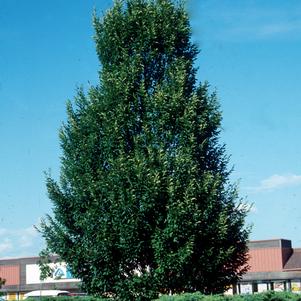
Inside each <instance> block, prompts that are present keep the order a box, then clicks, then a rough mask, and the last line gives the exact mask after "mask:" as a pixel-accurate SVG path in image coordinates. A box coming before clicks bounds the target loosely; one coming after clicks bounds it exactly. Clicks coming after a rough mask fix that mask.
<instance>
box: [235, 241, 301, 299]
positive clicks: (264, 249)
mask: <svg viewBox="0 0 301 301" xmlns="http://www.w3.org/2000/svg"><path fill="white" fill-rule="evenodd" d="M249 255H250V259H249V266H250V270H249V271H248V273H246V274H245V275H244V276H243V278H242V280H241V281H240V283H239V284H238V285H237V292H238V293H254V292H262V291H266V290H275V291H283V290H291V291H293V292H300V293H301V249H294V248H292V243H291V241H290V240H287V239H271V240H259V241H251V242H250V243H249Z"/></svg>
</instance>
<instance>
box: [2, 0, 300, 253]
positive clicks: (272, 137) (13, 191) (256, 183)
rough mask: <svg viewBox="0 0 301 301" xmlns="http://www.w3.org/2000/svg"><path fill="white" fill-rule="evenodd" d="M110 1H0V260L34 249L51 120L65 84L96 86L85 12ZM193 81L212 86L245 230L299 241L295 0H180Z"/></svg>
mask: <svg viewBox="0 0 301 301" xmlns="http://www.w3.org/2000/svg"><path fill="white" fill-rule="evenodd" d="M111 4H112V2H111V0H99V1H97V0H77V1H73V0H64V1H60V0H52V1H40V0H27V1H18V0H1V1H0V70H1V71H0V137H1V142H2V143H1V152H0V154H1V156H0V258H1V257H15V256H30V255H37V254H38V252H39V250H40V249H41V248H42V246H43V242H42V240H41V238H40V237H39V235H38V234H37V233H36V231H35V230H34V228H33V225H34V224H38V222H39V219H40V218H41V217H42V216H44V215H45V214H46V213H50V212H51V204H50V202H49V200H48V198H47V194H46V189H45V179H44V171H48V170H49V169H51V171H52V174H53V176H54V177H55V178H57V177H58V174H59V157H60V149H59V139H58V129H59V127H60V125H61V123H62V121H63V120H64V119H65V117H66V113H65V104H66V100H67V99H72V97H73V96H74V95H75V90H76V87H78V86H80V85H83V86H84V87H88V86H89V83H92V84H95V83H97V77H98V75H97V72H98V70H99V63H98V61H97V58H96V54H95V48H94V42H93V39H92V36H93V28H92V22H91V19H92V12H93V9H94V8H96V10H97V12H98V14H102V12H104V11H105V10H106V9H107V8H109V7H110V6H111ZM187 7H188V10H189V12H190V16H191V25H192V28H193V40H194V41H195V42H196V43H197V45H198V46H199V47H200V49H201V53H200V55H199V58H198V60H197V61H196V65H197V66H198V67H199V71H198V78H199V80H202V81H203V80H208V81H209V82H210V84H211V87H212V89H216V90H217V92H218V95H219V100H220V103H221V108H222V110H223V118H224V119H223V131H222V134H221V141H223V142H225V143H226V145H227V153H228V154H231V164H233V165H234V172H233V174H232V179H233V181H238V180H239V181H240V184H239V187H240V195H241V196H242V197H243V198H245V200H246V201H248V202H249V203H253V207H252V209H251V212H250V213H249V216H248V223H250V224H253V230H252V233H251V237H250V238H251V239H269V238H279V237H282V238H288V239H291V240H292V241H293V245H294V246H296V247H297V246H299V247H300V246H301V234H300V233H301V223H300V221H301V202H300V200H301V139H300V134H299V132H300V129H301V120H300V116H301V101H300V99H301V86H300V84H299V81H300V78H301V60H300V53H301V2H300V1H294V0H290V1H282V0H281V1H280V0H279V1H277V0H270V1H269V0H265V1H261V0H257V1H256V0H244V1H238V0H237V1H235V0H234V1H233V0H224V1H219V0H202V1H199V0H188V3H187Z"/></svg>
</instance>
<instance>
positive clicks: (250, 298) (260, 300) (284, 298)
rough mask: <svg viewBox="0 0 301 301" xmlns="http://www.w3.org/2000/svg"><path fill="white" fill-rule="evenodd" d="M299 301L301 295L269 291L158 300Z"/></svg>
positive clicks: (195, 294) (180, 296)
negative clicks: (251, 293)
mask: <svg viewBox="0 0 301 301" xmlns="http://www.w3.org/2000/svg"><path fill="white" fill-rule="evenodd" d="M276 300H277V301H299V300H300V295H298V294H294V293H291V292H274V291H269V292H265V293H260V294H254V295H233V296H224V295H209V296H205V295H202V294H200V293H192V294H180V295H173V296H167V295H163V296H161V297H160V298H159V299H158V301H276Z"/></svg>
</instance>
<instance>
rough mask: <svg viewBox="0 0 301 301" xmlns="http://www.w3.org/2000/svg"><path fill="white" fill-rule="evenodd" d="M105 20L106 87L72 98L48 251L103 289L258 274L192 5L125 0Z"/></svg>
mask: <svg viewBox="0 0 301 301" xmlns="http://www.w3.org/2000/svg"><path fill="white" fill-rule="evenodd" d="M94 27H95V42H96V50H97V54H98V57H99V60H100V63H101V69H100V72H99V84H98V85H97V86H91V87H90V89H89V91H87V92H85V91H83V90H82V89H79V90H78V93H77V95H76V97H75V99H74V101H73V102H72V103H71V102H69V103H68V105H67V114H68V118H67V121H66V123H65V124H64V125H63V126H62V129H61V131H60V141H61V147H62V150H63V156H62V158H61V175H60V180H59V181H56V180H54V179H52V178H51V176H50V175H48V177H47V188H48V193H49V197H50V199H51V201H52V203H53V215H51V216H48V217H47V218H46V219H45V220H44V221H43V222H42V224H41V232H42V234H43V236H44V237H45V239H46V242H47V248H48V249H49V251H50V252H53V253H56V254H58V255H59V256H60V258H61V259H62V260H64V261H66V262H67V263H68V264H69V266H70V267H71V269H72V272H73V275H75V276H76V277H78V278H80V279H82V284H83V289H84V290H86V291H87V292H89V293H92V294H98V295H103V296H113V297H116V298H117V299H120V300H149V299H151V298H154V297H156V296H157V295H158V293H159V292H172V293H175V292H181V291H187V292H192V291H197V290H199V291H201V292H203V293H219V292H223V291H224V290H225V288H226V287H227V286H228V285H230V284H232V283H234V282H235V281H237V280H238V278H239V277H240V276H241V275H242V273H244V272H245V271H246V265H245V264H246V261H247V255H246V251H247V246H246V241H247V238H248V229H247V228H246V227H245V216H246V213H247V211H246V208H245V207H244V206H242V204H241V201H240V198H239V196H238V192H237V187H236V185H235V183H234V184H233V183H231V182H230V180H229V176H230V173H231V169H229V167H228V161H229V160H228V156H227V155H226V152H225V146H224V145H223V144H221V143H220V142H219V134H220V128H221V119H222V116H221V111H220V108H219V103H218V100H217V96H216V93H215V92H213V93H211V92H210V91H209V85H208V84H207V83H200V84H198V83H197V81H196V68H195V67H194V60H195V59H196V56H197V54H198V49H197V47H196V46H195V45H194V44H193V43H192V41H191V27H190V24H189V18H188V15H187V12H186V11H185V7H184V5H182V4H175V3H174V2H173V1H171V0H128V1H115V3H114V6H113V7H112V8H111V9H110V10H108V11H107V12H106V14H105V15H104V16H102V17H101V18H99V17H97V16H95V17H94Z"/></svg>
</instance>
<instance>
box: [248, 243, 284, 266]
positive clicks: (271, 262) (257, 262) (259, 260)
mask: <svg viewBox="0 0 301 301" xmlns="http://www.w3.org/2000/svg"><path fill="white" fill-rule="evenodd" d="M249 255H250V259H249V265H250V270H249V272H278V271H281V270H282V268H283V254H282V249H281V248H260V249H250V250H249Z"/></svg>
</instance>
